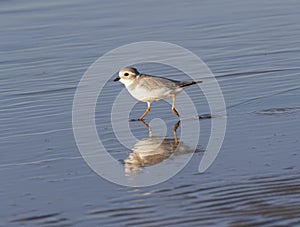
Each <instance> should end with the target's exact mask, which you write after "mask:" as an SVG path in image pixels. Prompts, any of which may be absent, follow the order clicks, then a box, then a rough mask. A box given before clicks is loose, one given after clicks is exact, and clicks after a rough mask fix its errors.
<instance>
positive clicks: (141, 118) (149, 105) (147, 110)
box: [139, 102, 151, 121]
mask: <svg viewBox="0 0 300 227" xmlns="http://www.w3.org/2000/svg"><path fill="white" fill-rule="evenodd" d="M147 104H148V107H147V109H146V111H145V113H143V115H142V116H141V117H140V118H139V121H142V120H143V119H144V117H145V116H146V115H147V114H148V113H149V112H150V109H151V102H147Z"/></svg>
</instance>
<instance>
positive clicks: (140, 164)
mask: <svg viewBox="0 0 300 227" xmlns="http://www.w3.org/2000/svg"><path fill="white" fill-rule="evenodd" d="M140 122H141V123H142V124H144V125H145V127H146V128H147V129H148V130H149V136H148V137H146V138H144V139H142V140H139V141H138V142H137V143H136V144H135V145H134V148H133V150H132V152H131V153H130V154H129V156H128V157H127V158H126V159H125V160H124V165H125V172H127V173H131V172H136V171H138V170H142V169H143V168H144V167H145V166H151V165H155V164H158V163H160V162H162V161H163V160H165V159H168V158H169V157H170V156H171V155H179V154H187V153H191V152H194V151H195V150H194V149H191V148H190V147H188V146H187V145H184V143H183V142H181V141H179V140H178V137H177V129H178V127H179V125H180V121H178V122H177V123H176V124H175V125H174V127H173V136H174V138H163V137H156V136H153V135H152V128H151V127H150V125H148V124H147V123H146V122H145V121H140Z"/></svg>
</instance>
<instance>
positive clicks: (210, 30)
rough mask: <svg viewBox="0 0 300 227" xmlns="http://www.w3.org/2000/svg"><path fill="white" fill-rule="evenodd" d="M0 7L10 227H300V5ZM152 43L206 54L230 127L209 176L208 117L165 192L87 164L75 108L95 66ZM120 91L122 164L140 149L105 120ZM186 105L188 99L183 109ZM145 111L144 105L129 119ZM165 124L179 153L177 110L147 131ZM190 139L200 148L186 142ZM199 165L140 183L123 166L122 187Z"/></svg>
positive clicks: (161, 107)
mask: <svg viewBox="0 0 300 227" xmlns="http://www.w3.org/2000/svg"><path fill="white" fill-rule="evenodd" d="M171 4H172V7H170V5H171ZM0 5H1V8H0V25H1V29H2V33H1V36H0V51H1V59H0V72H1V77H0V91H1V92H0V96H1V98H0V106H1V110H0V125H1V130H0V146H1V153H0V179H1V181H2V187H1V188H0V200H1V206H0V220H1V222H0V226H9V225H11V226H35V225H38V226H95V225H101V226H105V225H107V226H134V225H136V226H170V225H177V226H184V225H187V224H188V225H191V226H204V225H206V226H208V225H214V226H249V225H250V226H274V225H280V226H297V225H299V224H300V219H299V215H298V214H299V211H300V169H299V163H300V157H299V145H300V144H299V129H300V123H299V116H300V104H299V100H300V65H299V62H300V41H299V40H300V25H299V19H300V16H299V10H300V3H298V2H297V1H292V0H291V1H272V3H270V2H269V1H248V2H245V1H240V2H238V1H226V2H224V1H217V2H215V1H209V2H198V1H192V2H187V3H181V2H179V1H178V2H174V1H172V2H171V1H167V2H164V3H161V2H158V1H156V2H151V3H141V2H135V1H127V2H126V3H125V2H124V3H120V2H118V1H109V2H106V3H105V2H101V3H100V2H99V1H92V0H91V1H84V2H83V1H79V0H76V1H70V0H66V1H51V2H46V1H34V0H30V1H24V2H15V1H2V2H1V3H0ZM145 40H155V41H166V42H172V43H175V44H178V45H181V46H183V47H185V48H187V49H189V50H191V51H192V52H194V53H195V54H197V55H198V56H200V57H201V58H202V59H203V60H204V61H205V62H206V63H207V65H208V66H209V67H210V69H211V70H212V72H213V73H214V74H215V76H216V78H217V80H218V82H219V84H220V86H221V88H222V91H223V94H224V97H225V101H226V106H227V114H228V116H227V120H228V122H227V131H226V137H225V140H224V143H223V146H222V148H221V151H220V153H219V155H218V157H217V159H216V160H215V162H214V163H213V165H212V166H211V167H210V168H209V169H208V170H207V171H206V172H204V173H202V174H200V173H198V166H199V162H200V160H201V158H202V157H203V154H204V152H205V151H204V150H205V148H206V145H207V141H208V138H209V132H210V126H211V125H210V123H211V119H201V120H200V125H201V129H200V130H201V132H200V133H201V134H200V140H199V144H198V145H197V147H196V148H197V150H198V151H199V152H196V153H195V154H194V155H193V157H192V159H191V161H190V162H189V163H188V165H187V166H186V167H185V168H184V169H183V170H182V171H180V172H179V173H178V174H177V175H176V176H174V177H173V178H171V179H170V180H168V181H166V182H163V183H161V184H158V185H155V186H151V187H145V188H130V187H123V186H118V185H115V184H113V183H110V182H108V181H106V180H104V179H102V178H101V177H99V176H98V175H96V174H95V173H94V172H93V171H92V170H91V169H90V168H89V166H88V165H87V164H86V163H85V161H84V160H83V158H82V157H81V155H80V153H79V151H78V149H77V147H76V143H75V139H74V136H73V130H72V103H73V97H74V94H75V90H76V87H77V84H78V83H79V81H80V79H81V77H82V75H83V74H84V72H85V71H86V70H87V68H88V67H89V66H90V65H91V64H92V63H93V62H94V61H95V60H96V59H97V58H98V57H100V56H101V55H103V54H104V53H106V52H107V51H110V50H111V49H114V48H116V47H118V46H121V45H124V44H127V43H130V42H136V41H145ZM138 66H139V69H140V70H141V71H142V72H145V73H149V74H155V75H160V76H165V77H172V78H174V79H177V80H182V79H186V75H184V74H182V73H180V72H179V71H176V70H175V69H172V68H170V67H166V66H163V65H159V64H144V65H138ZM170 75H171V76H170ZM121 89H122V86H121V84H118V83H107V84H106V85H105V87H104V89H103V94H102V95H101V99H99V100H98V105H97V108H96V124H97V130H98V134H99V137H100V138H101V141H102V142H103V143H104V144H105V148H106V149H107V150H108V151H109V152H110V154H111V155H112V156H113V157H115V158H116V159H117V160H120V162H122V161H124V160H126V158H128V157H129V156H130V152H131V150H130V149H126V148H124V146H122V145H121V144H120V143H119V142H118V141H117V139H116V137H115V136H114V132H113V131H112V129H111V125H110V122H109V120H107V119H110V110H111V107H112V103H113V101H114V99H115V95H116V92H120V91H121ZM187 94H188V95H189V96H191V97H193V101H194V103H195V105H196V106H197V111H198V113H199V114H208V113H209V108H208V104H207V102H206V100H205V98H204V96H203V94H202V93H201V92H199V89H197V88H196V87H191V88H190V89H188V90H187ZM183 104H184V103H182V102H181V101H180V99H179V100H178V102H177V108H178V111H179V112H180V111H182V110H181V109H180V106H182V105H183ZM124 105H127V103H125V104H124ZM144 108H145V104H144V103H138V104H137V105H135V107H134V109H133V111H132V113H131V117H132V118H134V117H136V116H139V115H140V114H141V113H142V112H143V111H144ZM154 118H162V119H164V120H165V121H166V125H167V140H166V143H169V142H171V143H173V142H174V138H173V133H172V129H173V127H174V125H175V124H176V123H177V120H178V119H177V118H176V117H175V116H173V115H172V113H171V112H170V110H169V106H168V104H167V103H166V102H156V103H154V104H153V107H152V110H151V113H150V114H149V115H148V116H147V118H146V121H147V122H148V123H149V122H150V121H151V119H154ZM121 120H128V119H126V117H125V116H124V119H121ZM194 120H195V119H194ZM129 124H130V127H131V131H132V133H133V134H134V135H135V136H136V137H137V138H138V139H139V140H142V141H145V140H146V141H147V139H149V137H148V136H149V135H148V134H149V131H148V129H147V128H146V127H145V125H143V124H141V122H130V123H129ZM151 126H152V127H153V134H154V136H159V135H161V133H162V131H161V129H160V128H159V127H158V125H157V124H155V122H154V123H153V124H152V125H151ZM180 130H181V128H180V127H179V128H178V132H179V135H180ZM159 138H160V139H165V138H161V137H159ZM179 141H180V143H181V144H182V146H188V145H189V141H188V140H187V141H186V140H185V141H183V140H180V136H179ZM130 142H132V144H135V142H137V141H130ZM148 142H149V141H148ZM152 142H153V141H152ZM132 148H133V147H132ZM183 150H184V151H188V149H183ZM203 151H204V152H203ZM189 154H190V152H183V153H180V154H179V155H173V156H172V158H169V156H167V157H166V159H165V161H163V162H160V163H154V164H153V165H147V166H146V167H142V168H141V169H140V170H137V171H134V172H133V173H132V174H129V175H128V172H127V173H126V172H125V168H124V177H135V176H138V175H139V174H142V173H143V171H144V172H145V171H146V172H147V171H149V170H150V169H151V168H166V167H168V166H171V165H172V164H174V163H176V162H177V163H180V161H181V160H185V159H186V157H187V155H189Z"/></svg>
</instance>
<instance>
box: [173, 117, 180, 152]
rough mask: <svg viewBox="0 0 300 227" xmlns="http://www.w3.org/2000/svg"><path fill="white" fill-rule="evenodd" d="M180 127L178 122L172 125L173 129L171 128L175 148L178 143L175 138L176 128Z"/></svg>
mask: <svg viewBox="0 0 300 227" xmlns="http://www.w3.org/2000/svg"><path fill="white" fill-rule="evenodd" d="M179 125H180V121H178V122H177V123H176V124H175V125H174V128H173V135H174V141H175V142H174V146H177V145H178V143H179V141H178V137H177V128H178V127H179Z"/></svg>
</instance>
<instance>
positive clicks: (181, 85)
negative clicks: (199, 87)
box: [179, 81, 202, 87]
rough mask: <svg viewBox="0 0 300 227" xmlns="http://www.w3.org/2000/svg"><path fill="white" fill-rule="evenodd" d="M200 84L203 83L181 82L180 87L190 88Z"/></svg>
mask: <svg viewBox="0 0 300 227" xmlns="http://www.w3.org/2000/svg"><path fill="white" fill-rule="evenodd" d="M198 83H199V84H200V83H202V81H192V82H180V84H179V87H188V86H191V85H194V84H198Z"/></svg>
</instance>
